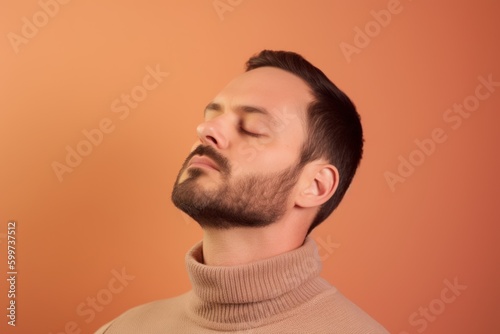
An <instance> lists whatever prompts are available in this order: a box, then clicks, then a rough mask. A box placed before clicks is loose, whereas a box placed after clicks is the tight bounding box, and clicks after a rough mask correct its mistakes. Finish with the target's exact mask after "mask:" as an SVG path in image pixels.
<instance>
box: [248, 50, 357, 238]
mask: <svg viewBox="0 0 500 334" xmlns="http://www.w3.org/2000/svg"><path fill="white" fill-rule="evenodd" d="M265 66H270V67H276V68H279V69H282V70H285V71H288V72H290V73H292V74H295V75H296V76H298V77H299V78H301V79H302V80H304V81H305V82H306V83H307V85H308V86H309V87H310V89H311V91H312V94H313V96H314V101H313V102H312V103H311V104H310V105H309V106H308V109H307V116H306V119H307V133H308V134H307V138H306V140H305V142H304V144H303V146H302V149H301V154H300V164H302V165H304V164H306V163H307V162H310V161H313V160H316V159H320V158H325V159H327V160H328V162H329V163H331V164H332V165H334V166H335V167H337V169H338V171H339V174H340V181H339V185H338V187H337V190H336V191H335V193H334V194H333V196H332V197H331V198H330V199H329V200H328V201H327V202H325V203H324V204H323V205H322V206H321V207H320V209H319V211H318V213H317V215H316V217H315V218H314V219H313V221H312V223H311V226H310V228H309V232H311V231H312V230H313V229H314V228H315V227H316V226H318V225H319V224H320V223H321V222H323V221H324V220H325V219H326V218H327V217H328V216H329V215H330V214H331V213H332V211H333V210H334V209H335V208H336V207H337V206H338V205H339V203H340V201H341V200H342V198H343V197H344V194H345V192H346V191H347V188H349V185H350V184H351V181H352V178H353V177H354V174H355V173H356V169H357V168H358V166H359V163H360V161H361V157H362V155H363V141H364V140H363V129H362V127H361V121H360V116H359V114H358V112H357V111H356V107H355V106H354V104H353V103H352V101H351V100H350V99H349V97H347V95H346V94H345V93H344V92H342V91H341V90H340V89H339V88H338V87H337V86H335V84H334V83H333V82H331V81H330V80H329V79H328V78H327V76H326V75H325V74H324V73H323V72H322V71H321V70H320V69H318V68H317V67H315V66H314V65H312V64H311V63H310V62H308V61H307V60H306V59H304V58H303V57H302V56H301V55H299V54H297V53H295V52H289V51H272V50H263V51H261V52H260V53H259V54H257V55H255V56H253V57H251V58H250V59H249V60H248V61H247V63H246V71H251V70H253V69H256V68H259V67H265Z"/></svg>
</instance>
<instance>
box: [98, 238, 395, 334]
mask: <svg viewBox="0 0 500 334" xmlns="http://www.w3.org/2000/svg"><path fill="white" fill-rule="evenodd" d="M202 260H203V254H202V247H201V243H199V244H197V245H195V246H194V247H193V248H192V249H191V250H190V251H189V252H188V254H187V256H186V265H187V269H188V272H189V276H190V279H191V282H192V285H193V289H192V290H191V291H190V292H188V293H186V294H183V295H181V296H179V297H176V298H171V299H166V300H160V301H156V302H152V303H149V304H145V305H142V306H139V307H136V308H133V309H131V310H129V311H127V312H125V313H124V314H122V315H121V316H119V317H118V318H116V319H115V320H113V321H112V322H110V323H108V324H106V325H105V326H103V327H102V328H100V329H99V330H98V331H97V332H96V334H102V333H105V334H115V333H116V334H132V333H133V334H136V333H141V334H157V333H175V334H177V333H179V334H184V333H185V334H196V333H217V332H225V333H246V334H250V333H251V334H260V333H266V334H269V333H283V334H285V333H286V334H295V333H296V334H299V333H300V334H309V333H345V334H368V333H372V334H379V333H384V334H385V333H388V332H387V331H386V330H385V329H384V328H383V327H382V326H381V325H379V324H378V323H377V322H376V321H375V320H373V319H372V318H371V317H370V316H368V315H367V314H366V313H365V312H363V311H362V310H361V309H360V308H358V307H357V306H356V305H354V304H353V303H352V302H350V301H349V300H348V299H347V298H345V297H344V296H343V295H342V294H341V293H340V292H339V291H338V290H337V289H335V287H333V286H331V285H330V284H329V283H328V282H326V281H325V280H323V279H322V278H321V277H320V276H319V274H320V271H321V260H320V259H319V256H318V250H317V247H316V244H315V243H314V241H313V240H312V239H310V238H307V239H306V242H305V243H304V245H303V246H302V247H300V248H298V249H296V250H293V251H291V252H288V253H285V254H281V255H278V256H275V257H272V258H269V259H265V260H262V261H257V262H254V263H250V264H246V265H242V266H232V267H219V266H207V265H204V264H203V263H202Z"/></svg>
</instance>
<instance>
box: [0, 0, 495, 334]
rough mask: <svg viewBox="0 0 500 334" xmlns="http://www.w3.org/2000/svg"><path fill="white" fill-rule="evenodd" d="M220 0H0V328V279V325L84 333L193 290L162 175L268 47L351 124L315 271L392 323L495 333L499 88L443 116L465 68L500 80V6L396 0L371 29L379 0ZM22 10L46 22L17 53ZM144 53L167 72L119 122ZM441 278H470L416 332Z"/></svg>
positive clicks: (469, 89)
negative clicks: (348, 167)
mask: <svg viewBox="0 0 500 334" xmlns="http://www.w3.org/2000/svg"><path fill="white" fill-rule="evenodd" d="M45 2H47V3H52V4H53V3H54V2H53V1H49V0H46V1H45ZM45 2H44V1H42V2H41V3H45ZM221 2H223V3H226V5H227V6H229V7H230V9H231V10H227V11H225V12H224V13H222V14H221V16H219V14H218V13H217V11H216V9H215V8H214V1H212V0H206V1H159V0H157V1H142V2H141V1H130V0H128V1H123V0H121V1H95V0H94V1H77V0H74V1H71V2H69V3H67V4H60V5H58V6H59V10H58V12H57V13H55V14H53V17H50V18H49V20H48V22H43V15H42V14H37V13H38V12H40V11H41V10H42V9H41V5H40V3H39V2H37V1H35V0H24V1H22V2H12V1H5V0H2V1H1V4H0V6H1V7H0V13H1V14H0V15H1V20H0V34H1V35H3V36H5V37H3V38H2V39H1V42H0V56H1V63H0V85H1V87H0V241H1V252H0V268H1V272H2V273H3V274H2V275H1V276H2V277H4V276H6V274H5V273H6V271H7V268H6V233H7V222H8V221H9V220H16V221H17V222H18V228H17V238H18V239H17V245H16V247H17V253H16V256H17V261H18V267H17V269H18V272H19V274H18V277H17V299H16V301H17V326H16V327H15V328H13V327H11V326H7V324H6V322H7V319H6V316H5V314H6V310H5V308H6V306H7V305H8V304H7V303H8V299H7V286H6V285H5V280H4V279H2V285H1V287H0V288H1V289H0V305H1V306H2V307H1V309H3V310H4V311H2V312H1V313H2V314H1V317H0V319H2V320H0V331H1V332H2V333H4V332H7V333H53V334H55V333H70V332H78V331H75V330H73V329H71V327H72V326H73V327H74V328H78V329H80V330H81V332H82V333H91V332H93V331H94V330H96V329H97V328H98V327H99V326H100V325H102V324H104V323H105V322H107V321H109V320H110V319H112V318H113V317H115V316H117V315H119V314H120V313H122V312H123V311H125V310H127V309H129V308H130V307H132V306H135V305H138V304H141V303H145V302H148V301H152V300H155V299H160V298H168V297H172V296H175V295H178V294H181V293H183V292H185V291H187V290H188V289H189V288H190V283H189V281H188V277H187V274H186V271H185V268H184V254H185V252H186V251H187V250H188V249H189V248H190V247H191V246H192V245H193V244H194V243H195V242H196V241H198V240H199V239H200V238H201V231H200V229H199V227H198V226H197V224H196V223H194V222H192V221H190V220H188V219H186V218H185V217H184V216H183V215H182V214H181V213H180V212H179V211H178V210H177V209H175V208H174V206H173V205H172V203H171V202H170V192H171V189H172V185H173V181H174V178H175V176H176V175H177V171H178V169H179V168H180V166H181V163H182V161H183V159H184V158H185V157H186V155H187V153H188V151H189V150H190V148H191V145H192V143H193V142H194V140H195V127H196V125H197V124H198V122H200V121H201V119H202V110H203V108H204V106H205V105H206V103H207V102H209V101H210V99H211V98H212V97H213V96H214V95H215V94H216V93H217V92H218V91H219V90H220V89H221V88H222V87H223V86H224V85H225V84H226V83H227V82H228V81H229V80H230V79H231V78H233V77H234V76H236V75H238V74H239V73H241V72H242V71H243V64H244V62H245V61H246V59H247V58H248V57H249V56H251V55H252V54H254V53H256V52H258V51H260V50H261V49H264V48H269V49H285V50H293V51H296V52H298V53H301V54H302V55H303V56H305V57H306V58H307V59H309V60H310V61H311V62H312V63H313V64H315V65H316V66H318V67H319V68H321V69H322V70H323V71H324V72H325V73H326V74H327V75H328V76H329V77H330V78H331V79H332V80H333V81H334V82H335V83H336V84H337V85H338V86H339V87H341V88H342V89H343V90H344V91H345V92H346V93H347V94H348V95H349V96H350V97H351V98H352V99H353V100H354V102H355V103H356V105H357V107H358V110H359V112H360V114H361V116H362V121H363V125H364V128H365V136H366V147H365V152H366V153H365V156H364V159H363V161H362V165H361V168H360V170H359V172H358V174H357V177H356V178H355V181H354V183H353V185H352V187H351V189H350V191H349V192H348V194H347V196H346V198H345V201H344V202H343V203H342V204H341V206H340V207H339V209H338V210H337V211H336V212H335V213H334V215H333V216H331V217H330V218H329V220H328V221H327V222H325V223H324V224H323V225H322V226H320V228H318V229H317V230H316V231H315V232H314V238H315V239H317V240H322V241H323V244H325V243H327V241H330V242H331V243H333V244H334V245H335V246H334V247H333V246H330V248H328V247H326V248H325V247H324V246H322V245H321V244H320V252H322V254H324V267H325V269H324V272H323V274H324V277H325V278H327V279H328V280H329V281H330V282H331V283H333V284H334V285H335V286H336V287H337V288H339V289H340V290H341V291H342V292H343V293H344V294H345V295H347V296H348V297H349V298H350V299H351V300H353V301H354V302H355V303H357V304H358V305H359V306H361V307H362V308H363V309H365V310H366V311H367V312H368V313H369V314H371V315H372V316H373V317H374V318H375V319H377V320H378V321H379V322H381V323H382V324H383V325H384V326H385V327H386V328H387V329H388V330H389V331H390V332H391V333H419V330H420V331H421V332H425V333H428V334H431V333H493V332H499V331H500V325H499V322H498V318H499V317H500V303H499V300H500V291H499V289H498V282H499V281H500V268H499V263H500V261H499V260H500V259H499V254H500V252H499V250H500V248H499V247H500V246H499V242H498V236H499V234H500V233H499V232H500V229H499V227H498V226H499V218H500V215H499V214H498V204H499V203H498V198H499V195H500V194H499V190H498V189H499V187H500V182H499V178H498V177H497V173H498V170H499V168H500V163H499V159H498V158H497V157H496V155H497V154H498V145H499V134H498V133H499V131H498V124H499V123H500V116H499V112H500V110H499V106H500V87H496V88H495V89H496V91H494V92H492V93H491V95H490V96H489V97H488V98H487V99H485V100H483V101H480V105H479V107H478V108H477V110H475V111H474V112H472V113H471V115H470V117H468V118H466V119H463V122H462V123H461V125H460V127H459V128H457V129H453V128H452V127H451V125H453V123H449V122H448V123H447V122H446V121H445V120H444V119H443V116H444V115H445V113H446V111H447V109H448V108H451V107H452V106H453V104H454V103H462V102H463V101H464V100H465V99H466V98H467V97H468V96H469V95H473V94H474V93H475V89H476V87H477V86H478V85H479V84H480V81H479V80H478V77H480V76H482V77H483V78H488V76H489V75H490V74H491V75H492V78H493V81H496V82H499V81H500V65H499V59H500V50H499V46H498V45H499V44H498V43H499V39H498V32H499V31H500V23H499V20H498V14H499V9H500V5H499V4H498V3H497V2H495V1H493V0H491V1H486V0H483V1H475V2H472V1H458V2H457V1H440V2H435V1H424V0H418V1H410V0H401V2H400V5H399V7H398V8H399V12H398V13H397V14H392V16H391V19H390V22H389V23H388V24H385V25H386V26H385V27H381V28H380V29H379V31H378V30H377V25H376V24H375V25H374V24H373V22H372V23H371V24H370V22H371V21H374V16H373V13H371V11H376V12H378V11H380V10H382V9H386V8H387V7H388V6H389V3H391V1H385V0H381V1H364V2H359V1H356V2H354V1H348V0H344V1H319V0H317V1H311V0H307V1H305V0H301V1H285V0H281V1H264V0H253V1H236V0H233V1H229V0H221ZM52 10H53V11H55V9H54V7H52ZM34 15H35V16H37V15H38V16H37V19H38V20H41V21H39V22H41V23H42V24H43V23H46V24H45V25H43V26H42V24H41V27H40V28H38V32H37V33H36V35H34V36H33V37H32V38H27V39H26V40H25V42H26V43H22V44H20V45H18V46H17V49H18V50H17V51H18V52H17V53H16V52H15V49H16V48H15V47H13V45H12V43H11V42H10V40H9V37H8V36H9V33H14V34H17V35H21V33H22V28H23V25H24V24H25V23H24V22H25V21H23V17H26V18H27V19H28V20H29V21H31V22H33V16H34ZM40 15H42V16H40ZM367 24H368V27H369V28H370V27H371V29H374V30H372V31H371V32H370V34H371V35H372V37H369V41H368V42H367V41H366V40H365V41H364V42H365V43H366V44H367V45H366V46H364V47H362V48H359V49H358V52H357V53H354V54H352V55H351V57H346V56H345V55H344V54H343V52H342V50H341V48H340V45H341V43H343V42H344V43H349V44H350V45H355V44H354V42H355V41H354V40H355V35H356V31H355V28H356V27H358V28H360V29H365V27H366V25H367ZM378 27H380V25H379V26H378ZM10 36H12V34H11V35H10ZM358 39H359V37H358ZM358 42H359V40H358ZM358 44H359V43H358ZM344 45H345V44H344ZM347 58H350V59H349V60H350V61H348V59H347ZM157 64H158V65H159V68H160V69H161V71H163V72H169V75H168V77H166V78H164V80H163V82H161V83H160V84H159V85H158V87H157V88H155V89H153V90H151V91H149V92H148V95H147V97H146V98H145V99H144V100H143V101H141V102H140V103H139V104H138V106H137V107H136V108H135V109H132V110H131V111H130V114H129V115H128V117H126V118H124V119H123V120H122V119H120V118H119V116H120V115H121V114H120V113H114V112H113V111H112V109H111V103H112V102H113V101H114V100H116V99H117V98H120V96H121V95H122V94H130V93H131V91H132V90H133V89H134V87H136V86H137V85H141V84H142V80H143V77H144V76H145V75H146V74H147V70H146V67H148V66H150V67H151V68H155V66H157ZM106 118H108V119H110V120H111V121H112V124H113V126H114V130H113V131H112V132H111V133H108V134H104V136H103V139H102V142H101V143H100V144H99V145H97V146H94V147H93V148H92V152H91V153H90V154H89V155H88V156H86V157H83V160H82V162H81V164H80V165H78V166H77V167H75V168H74V170H73V171H72V172H70V173H69V172H68V173H64V174H63V180H62V182H59V180H58V178H57V176H56V174H55V173H54V170H53V168H52V164H53V162H54V161H57V162H60V163H64V161H65V158H66V154H67V151H66V146H68V145H69V146H70V147H72V148H73V149H75V148H76V147H77V145H78V144H79V143H80V142H81V141H82V140H85V136H84V135H83V133H82V131H83V130H91V129H94V128H97V127H98V126H99V123H100V122H101V120H103V119H106ZM435 128H441V129H442V130H443V131H444V133H445V135H446V138H447V139H446V141H445V142H444V143H440V144H437V145H436V148H435V151H434V152H433V153H431V154H430V155H429V156H426V158H425V161H423V163H422V164H421V165H419V166H417V167H415V170H414V171H413V173H411V175H409V176H408V177H407V178H405V180H406V181H405V182H404V183H402V182H398V183H396V184H395V185H394V189H393V190H394V191H392V190H391V187H390V186H389V184H388V182H387V181H386V178H385V176H384V173H386V172H387V171H389V172H392V173H397V169H398V165H399V160H398V159H399V156H400V155H401V156H402V157H404V158H405V159H408V158H409V156H410V154H411V153H412V152H413V151H415V150H416V149H418V147H417V146H416V144H415V142H414V141H415V140H416V139H419V140H424V139H426V138H430V136H431V133H432V131H433V129H435ZM416 155H418V153H414V156H416ZM122 268H125V271H126V273H127V275H131V276H134V277H135V278H134V279H133V280H131V281H128V282H127V284H128V285H127V286H125V287H122V290H121V291H120V292H119V293H113V294H112V295H111V296H112V300H106V303H107V304H106V305H103V306H102V310H101V311H99V312H97V311H95V318H93V319H92V320H89V319H90V316H89V313H86V314H87V315H85V316H82V315H81V314H79V313H78V312H77V308H78V306H79V305H81V303H84V306H85V303H86V301H87V298H95V297H96V296H98V295H99V293H100V297H101V300H103V299H102V298H104V296H107V297H109V296H110V294H109V292H108V294H107V295H106V291H102V290H103V289H108V290H109V288H108V284H109V283H110V282H111V280H112V278H113V274H112V271H113V270H117V271H121V270H122ZM455 278H457V280H458V282H459V283H460V285H465V286H467V288H466V289H465V290H463V291H462V292H461V294H460V295H459V296H458V297H457V298H456V300H455V301H454V302H452V303H449V304H446V305H445V309H444V310H443V309H439V308H438V310H439V314H438V315H437V316H436V317H435V319H433V321H428V322H427V323H426V327H425V329H424V330H423V331H422V329H423V326H424V325H422V322H420V325H418V326H416V325H415V323H413V324H412V323H410V320H409V317H411V316H412V314H413V313H414V312H419V308H421V307H429V306H430V305H433V307H434V310H436V307H438V306H439V305H440V304H439V301H436V300H437V299H439V298H440V296H441V291H442V290H443V289H444V288H445V287H446V285H445V284H444V283H443V282H444V280H449V281H450V282H453V281H454V279H455ZM118 285H119V284H115V288H116V287H117V286H118ZM85 309H87V306H85ZM4 312H5V314H4ZM87 312H88V310H87ZM415 319H425V318H423V317H421V316H418V317H417V318H415ZM424 322H425V321H424ZM65 328H66V329H65Z"/></svg>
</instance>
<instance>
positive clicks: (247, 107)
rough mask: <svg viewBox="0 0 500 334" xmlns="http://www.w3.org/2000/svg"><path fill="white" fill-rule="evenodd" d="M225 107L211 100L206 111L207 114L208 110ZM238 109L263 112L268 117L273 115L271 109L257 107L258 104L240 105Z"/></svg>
mask: <svg viewBox="0 0 500 334" xmlns="http://www.w3.org/2000/svg"><path fill="white" fill-rule="evenodd" d="M223 109H224V108H223V107H222V106H221V105H220V104H219V103H215V102H210V103H209V104H208V105H207V106H206V107H205V111H204V113H205V114H206V113H207V111H209V110H213V111H222V110H223ZM234 109H235V110H237V111H242V112H244V113H247V114H262V115H266V116H268V117H272V116H271V114H270V113H269V111H267V110H266V109H265V108H262V107H256V106H248V105H239V106H236V107H235V108H234Z"/></svg>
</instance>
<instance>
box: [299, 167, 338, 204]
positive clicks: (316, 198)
mask: <svg viewBox="0 0 500 334" xmlns="http://www.w3.org/2000/svg"><path fill="white" fill-rule="evenodd" d="M316 167H317V168H315V171H314V174H313V175H314V177H313V178H311V179H310V181H309V182H308V183H307V186H306V187H305V188H304V189H303V190H302V191H301V192H300V194H299V195H298V197H297V199H296V204H297V205H298V206H300V207H304V208H305V207H315V206H321V205H322V204H323V203H325V202H326V201H328V200H329V199H330V198H331V197H332V196H333V194H334V193H335V190H336V189H337V187H338V183H339V172H338V170H337V168H336V167H335V166H333V165H330V164H326V165H325V164H322V165H319V166H316Z"/></svg>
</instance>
